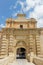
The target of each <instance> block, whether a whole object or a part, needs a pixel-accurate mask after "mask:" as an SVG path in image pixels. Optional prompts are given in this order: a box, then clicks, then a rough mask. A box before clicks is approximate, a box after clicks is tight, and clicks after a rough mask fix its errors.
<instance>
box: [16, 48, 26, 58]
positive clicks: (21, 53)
mask: <svg viewBox="0 0 43 65" xmlns="http://www.w3.org/2000/svg"><path fill="white" fill-rule="evenodd" d="M16 58H17V59H26V49H25V48H18V49H17V57H16Z"/></svg>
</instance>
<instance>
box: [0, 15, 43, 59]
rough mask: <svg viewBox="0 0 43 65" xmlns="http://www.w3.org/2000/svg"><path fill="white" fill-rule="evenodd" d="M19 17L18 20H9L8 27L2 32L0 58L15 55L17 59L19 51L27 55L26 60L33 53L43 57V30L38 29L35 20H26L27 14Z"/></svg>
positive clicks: (0, 36)
mask: <svg viewBox="0 0 43 65" xmlns="http://www.w3.org/2000/svg"><path fill="white" fill-rule="evenodd" d="M17 16H18V17H17V18H16V19H12V18H9V19H7V20H6V27H5V28H2V30H1V31H0V58H4V57H5V56H8V55H10V54H12V53H13V54H14V59H16V57H17V50H18V49H19V50H18V52H19V53H23V52H24V53H25V56H26V58H28V54H30V53H31V52H34V54H35V55H37V56H43V28H37V21H36V20H35V19H34V18H30V19H26V17H25V14H18V15H17ZM20 49H21V51H20ZM23 49H25V51H23ZM19 53H18V54H19ZM21 55H22V54H21Z"/></svg>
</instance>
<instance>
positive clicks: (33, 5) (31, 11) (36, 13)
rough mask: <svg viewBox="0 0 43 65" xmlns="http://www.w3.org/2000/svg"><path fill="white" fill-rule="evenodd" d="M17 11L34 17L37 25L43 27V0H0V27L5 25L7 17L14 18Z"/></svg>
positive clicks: (28, 16)
mask: <svg viewBox="0 0 43 65" xmlns="http://www.w3.org/2000/svg"><path fill="white" fill-rule="evenodd" d="M18 13H25V14H26V17H27V18H35V19H36V20H37V21H38V23H37V26H38V27H43V0H0V27H4V26H5V22H6V19H7V18H10V17H12V18H15V17H16V15H17V14H18Z"/></svg>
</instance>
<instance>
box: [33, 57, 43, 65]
mask: <svg viewBox="0 0 43 65" xmlns="http://www.w3.org/2000/svg"><path fill="white" fill-rule="evenodd" d="M33 62H34V64H35V65H43V58H39V57H35V58H34V59H33Z"/></svg>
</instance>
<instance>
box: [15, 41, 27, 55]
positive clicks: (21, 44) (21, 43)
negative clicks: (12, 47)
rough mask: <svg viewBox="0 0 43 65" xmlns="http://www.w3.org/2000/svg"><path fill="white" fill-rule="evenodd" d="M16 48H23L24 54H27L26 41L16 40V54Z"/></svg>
mask: <svg viewBox="0 0 43 65" xmlns="http://www.w3.org/2000/svg"><path fill="white" fill-rule="evenodd" d="M18 48H24V49H25V50H26V55H27V48H26V43H25V41H18V42H17V43H16V54H17V49H18Z"/></svg>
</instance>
